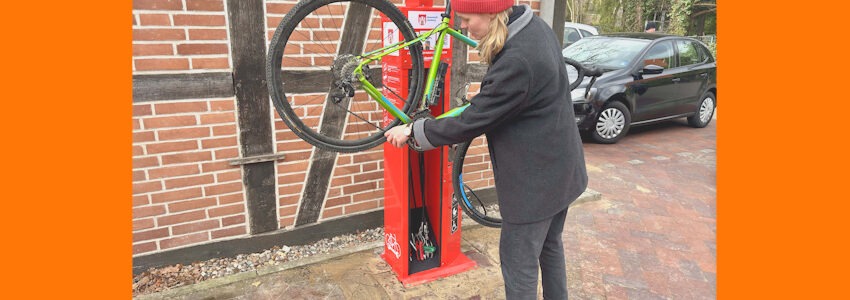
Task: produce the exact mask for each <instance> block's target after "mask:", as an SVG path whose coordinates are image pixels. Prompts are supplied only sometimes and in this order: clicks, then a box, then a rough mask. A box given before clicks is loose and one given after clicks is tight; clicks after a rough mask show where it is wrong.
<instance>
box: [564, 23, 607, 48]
mask: <svg viewBox="0 0 850 300" xmlns="http://www.w3.org/2000/svg"><path fill="white" fill-rule="evenodd" d="M597 34H599V30H597V29H596V27H593V26H590V25H587V24H581V23H573V22H564V48H567V46H569V45H572V44H573V43H575V42H576V41H578V40H580V39H582V38H585V37H589V36H591V35H597Z"/></svg>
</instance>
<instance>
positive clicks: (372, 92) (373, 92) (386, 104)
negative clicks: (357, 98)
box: [354, 18, 478, 124]
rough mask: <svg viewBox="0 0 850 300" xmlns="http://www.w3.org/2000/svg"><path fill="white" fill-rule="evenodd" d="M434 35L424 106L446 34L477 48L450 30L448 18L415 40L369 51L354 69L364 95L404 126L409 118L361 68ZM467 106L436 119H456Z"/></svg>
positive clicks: (471, 41) (469, 40) (432, 88)
mask: <svg viewBox="0 0 850 300" xmlns="http://www.w3.org/2000/svg"><path fill="white" fill-rule="evenodd" d="M436 33H439V36H438V37H437V45H436V46H435V49H434V58H433V59H432V60H431V67H430V68H429V69H428V77H427V79H426V80H425V93H423V97H422V99H421V102H420V103H423V105H424V103H425V101H426V100H427V99H428V97H429V96H430V95H431V94H432V93H433V91H434V88H435V87H434V81H435V80H436V78H437V67H439V65H440V57H441V56H442V55H443V44H444V42H445V37H446V34H448V35H451V36H452V37H454V38H455V39H457V40H460V41H461V42H464V43H465V44H467V45H469V46H472V47H477V46H478V43H476V42H475V41H473V40H472V39H470V38H469V37H467V36H465V35H463V34H462V33H460V32H458V31H457V30H454V29H452V28H451V27H450V26H449V18H443V21H442V22H441V23H440V25H438V26H437V27H435V28H434V29H431V30H430V31H428V32H425V33H423V34H422V35H419V36H417V37H416V38H415V39H413V40H411V41H407V42H398V43H395V44H392V45H389V46H386V47H383V48H381V49H378V50H375V51H371V52H369V53H365V54H363V55H361V56H360V58H361V59H363V60H362V61H361V62H360V64H359V65H358V66H357V68H355V69H354V73H355V74H357V78H358V79H359V80H360V83H362V84H363V89H365V90H366V93H367V94H369V96H371V97H372V99H374V100H375V101H377V102H378V105H380V106H381V107H382V108H384V109H385V110H386V111H387V112H388V113H389V114H390V115H392V116H393V117H396V118H398V119H399V120H401V122H402V123H404V124H407V123H410V122H411V121H412V120H411V119H410V117H408V116H407V115H405V114H404V113H403V112H402V111H401V109H399V108H398V107H397V106H395V105H394V104H393V103H392V102H390V101H389V100H388V99H387V98H386V97H384V95H382V94H381V92H380V91H378V89H377V88H375V86H373V85H372V84H371V83H370V82H369V81H368V80H366V76H365V75H364V74H363V66H365V65H367V64H369V63H371V62H373V61H376V60H379V59H381V58H382V57H384V56H387V55H389V54H390V53H394V52H396V51H399V50H401V49H402V48H404V47H407V46H410V45H412V44H414V43H419V42H421V41H423V40H425V39H427V38H428V37H430V36H431V35H434V34H436ZM468 106H469V104H465V105H463V106H460V107H456V108H453V109H451V110H449V111H447V112H445V113H443V114H441V115H439V116H437V119H442V118H447V117H456V116H458V115H460V113H461V112H462V111H463V110H464V109H466V107H468Z"/></svg>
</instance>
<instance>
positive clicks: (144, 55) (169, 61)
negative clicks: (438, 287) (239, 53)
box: [132, 0, 539, 256]
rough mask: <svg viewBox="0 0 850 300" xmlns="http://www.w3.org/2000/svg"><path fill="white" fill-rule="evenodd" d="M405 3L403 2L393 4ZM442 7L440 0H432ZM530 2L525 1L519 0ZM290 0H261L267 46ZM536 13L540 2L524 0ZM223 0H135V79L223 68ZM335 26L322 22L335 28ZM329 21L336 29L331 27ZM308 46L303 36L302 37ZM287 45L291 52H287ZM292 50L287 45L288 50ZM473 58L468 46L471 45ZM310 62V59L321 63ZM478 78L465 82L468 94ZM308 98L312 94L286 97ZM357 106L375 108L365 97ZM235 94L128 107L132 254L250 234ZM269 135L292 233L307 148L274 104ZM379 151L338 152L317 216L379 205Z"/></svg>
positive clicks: (376, 24) (284, 224)
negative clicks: (279, 155)
mask: <svg viewBox="0 0 850 300" xmlns="http://www.w3.org/2000/svg"><path fill="white" fill-rule="evenodd" d="M393 2H395V3H399V4H401V3H403V1H393ZM435 2H437V3H436V4H439V5H442V1H435ZM520 2H523V3H528V1H520ZM295 3H296V1H279V0H267V1H266V2H265V10H266V18H265V20H266V28H267V29H268V31H267V33H268V35H267V40H266V43H268V41H269V40H270V39H271V36H272V35H273V33H274V29H275V28H276V27H277V24H278V23H279V22H280V20H281V19H282V18H283V16H284V15H285V14H286V13H287V12H288V11H289V9H291V8H292V6H294V5H295ZM530 3H531V5H532V7H533V8H534V9H535V10H539V2H538V1H530ZM226 10H227V8H226V7H225V3H224V0H135V1H134V2H133V73H134V75H155V74H193V73H205V72H230V71H231V68H232V63H231V61H232V58H231V57H230V47H231V44H230V43H231V41H230V35H231V34H230V33H229V32H228V20H227V14H226ZM341 25H342V22H334V21H333V20H331V21H329V22H328V21H327V20H326V21H325V22H323V23H321V25H320V28H321V30H323V32H324V33H327V34H334V33H333V32H338V31H339V30H338V27H339V26H341ZM334 27H336V28H334ZM380 38H381V32H380V21H379V19H378V17H377V15H376V16H374V17H373V22H372V29H371V30H370V32H369V34H368V38H367V42H366V45H367V46H366V47H367V49H375V47H377V45H379V43H380ZM300 43H302V44H303V45H302V46H309V45H310V44H311V43H312V42H311V41H309V40H305V41H301V42H300ZM293 49H294V48H293ZM287 51H289V47H288V50H287ZM469 60H470V63H476V61H477V54H476V51H475V50H470V51H469ZM324 62H325V61H324V60H322V59H316V58H313V60H311V63H312V64H323V63H324ZM477 89H478V84H473V85H472V86H471V88H470V96H471V95H474V94H475V93H476V92H477ZM292 96H294V97H296V101H298V98H301V97H303V98H304V99H307V98H309V97H311V96H315V95H311V94H299V95H292ZM355 101H358V103H359V105H374V110H375V113H374V114H372V115H370V118H374V119H375V120H377V119H379V118H380V117H381V113H380V112H379V110H378V107H377V105H375V104H374V103H373V102H370V101H369V100H368V98H367V97H366V96H365V95H363V94H358V95H356V96H355ZM237 113H238V112H237V110H236V98H235V97H223V98H211V99H203V98H200V99H175V100H153V101H136V102H134V103H133V119H132V122H133V125H132V126H133V145H132V151H133V169H132V172H133V196H132V201H133V253H134V256H139V255H146V254H152V253H157V252H162V251H166V250H171V249H176V248H181V247H186V246H192V245H199V244H206V243H211V242H215V241H221V240H226V239H232V238H237V237H245V236H248V235H249V234H250V233H249V231H250V230H249V226H248V219H249V216H248V213H247V208H246V207H247V204H246V195H245V187H244V183H243V175H244V174H243V172H242V168H241V167H240V166H231V165H230V163H229V162H230V160H232V159H236V158H239V157H240V144H239V128H238V123H237V119H238V116H237ZM268 118H269V121H270V122H272V124H273V127H272V130H273V135H272V140H273V143H274V145H275V147H274V148H275V151H276V153H283V154H285V155H286V158H285V159H283V160H279V161H277V163H276V173H277V174H276V176H275V180H276V187H277V200H278V201H277V215H278V226H279V228H280V229H279V230H293V229H294V224H295V220H296V216H297V215H298V210H299V204H300V203H301V200H302V199H301V197H302V194H303V192H304V186H305V181H306V179H307V176H308V174H307V172H308V170H309V167H310V164H311V156H312V155H313V152H314V149H313V147H312V146H311V145H309V144H307V143H306V142H303V141H301V140H300V139H299V138H298V137H297V136H295V134H294V133H292V131H291V130H289V128H288V127H287V126H286V125H285V124H284V123H283V122H282V121H281V120H280V118H279V117H278V116H277V114H276V112H275V111H274V109H272V112H271V114H270V115H269V116H268ZM470 153H471V154H475V155H468V156H467V157H468V158H467V159H468V160H470V161H473V160H477V161H480V164H479V165H473V166H472V167H474V168H480V169H481V172H482V173H481V175H480V176H479V177H480V178H471V177H470V178H468V179H467V180H468V184H471V185H473V186H475V187H484V186H492V184H493V183H492V173H488V172H489V164H488V163H487V162H488V161H489V158H488V157H487V148H486V144H484V142H483V138H478V139H477V140H476V146H475V147H473V148H472V149H471V150H470ZM382 159H383V154H382V148H381V147H380V146H379V147H376V148H373V149H370V150H367V151H363V152H359V153H351V154H339V155H338V156H337V158H336V164H335V167H334V168H333V171H332V173H331V179H330V183H329V185H328V190H327V195H326V197H325V199H324V203H323V205H322V209H321V213H320V215H319V220H318V222H324V221H327V220H331V219H336V218H344V217H346V216H350V215H353V214H360V213H364V212H370V211H376V210H380V209H382V207H383V162H382Z"/></svg>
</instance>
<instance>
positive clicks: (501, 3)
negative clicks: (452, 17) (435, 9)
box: [450, 0, 514, 14]
mask: <svg viewBox="0 0 850 300" xmlns="http://www.w3.org/2000/svg"><path fill="white" fill-rule="evenodd" d="M450 3H451V5H452V10H453V11H455V12H459V13H470V14H495V13H498V12H502V11H503V10H506V9H508V8H509V7H511V6H513V5H514V0H452V1H451V2H450Z"/></svg>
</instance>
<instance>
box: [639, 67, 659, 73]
mask: <svg viewBox="0 0 850 300" xmlns="http://www.w3.org/2000/svg"><path fill="white" fill-rule="evenodd" d="M661 72H664V68H662V67H661V66H659V65H646V66H644V67H643V70H641V71H640V73H641V74H661Z"/></svg>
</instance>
